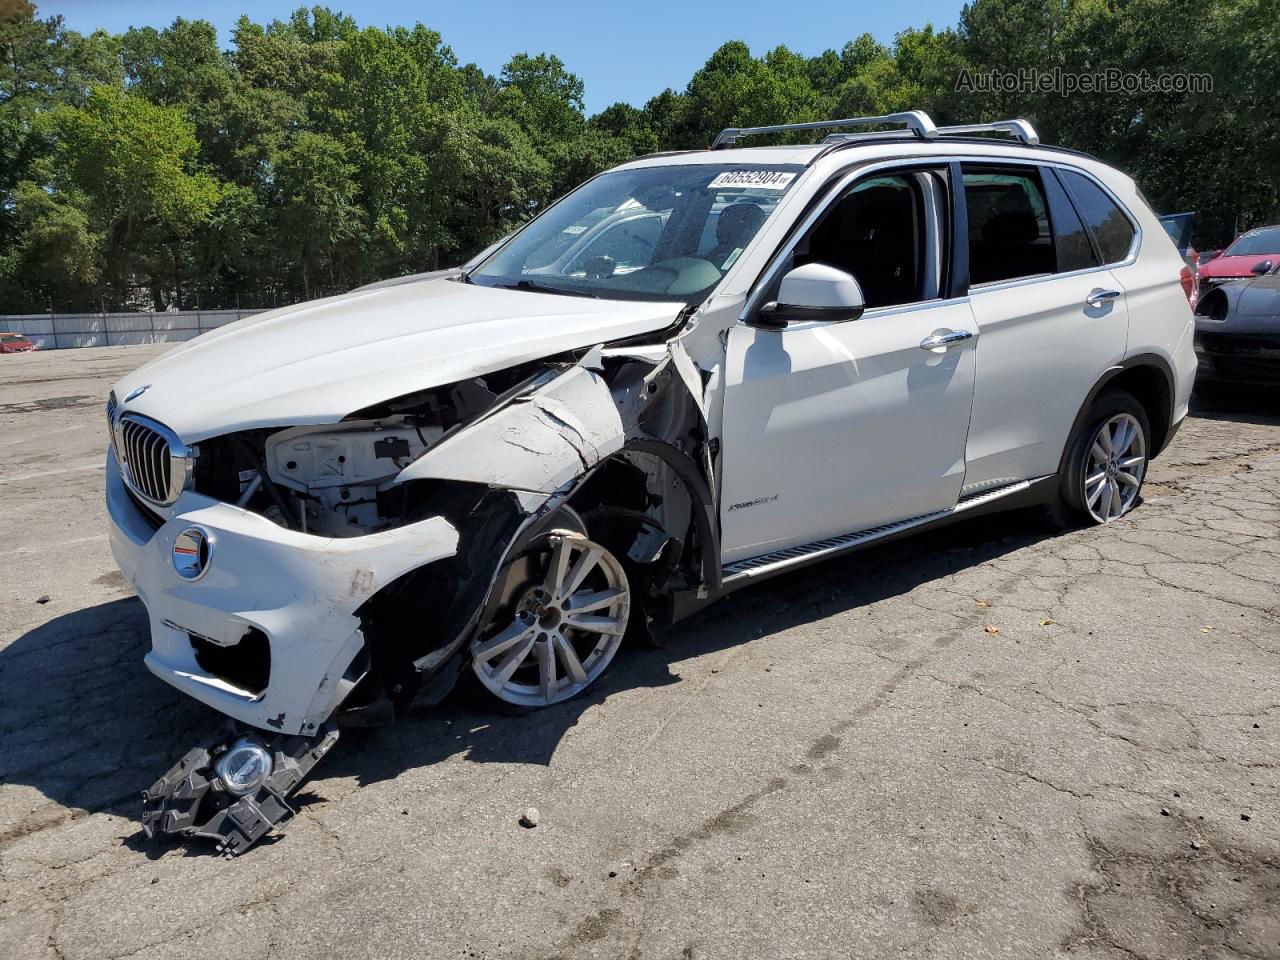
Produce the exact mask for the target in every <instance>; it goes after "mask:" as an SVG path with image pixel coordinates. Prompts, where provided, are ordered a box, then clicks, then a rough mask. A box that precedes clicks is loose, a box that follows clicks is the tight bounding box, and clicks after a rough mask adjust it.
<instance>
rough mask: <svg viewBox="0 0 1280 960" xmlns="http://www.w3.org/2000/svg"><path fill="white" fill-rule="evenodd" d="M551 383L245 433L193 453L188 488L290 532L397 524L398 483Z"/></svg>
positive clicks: (346, 531) (348, 531)
mask: <svg viewBox="0 0 1280 960" xmlns="http://www.w3.org/2000/svg"><path fill="white" fill-rule="evenodd" d="M552 376H554V371H553V370H552V369H551V368H550V367H549V366H547V365H545V364H530V365H525V366H524V367H522V368H517V369H514V370H506V371H502V372H500V373H498V374H491V375H489V376H488V377H477V378H475V379H472V380H466V381H462V382H460V383H457V384H453V385H450V386H448V387H442V388H437V389H435V390H429V391H424V392H422V393H421V394H418V395H412V396H409V397H403V398H399V399H397V400H394V401H391V402H389V403H386V404H379V405H378V406H377V407H375V408H373V409H370V410H366V411H358V412H357V413H354V414H352V415H351V416H350V417H348V418H347V419H345V420H344V421H342V422H341V423H336V424H325V425H321V426H297V427H287V428H284V429H281V430H277V431H271V430H253V431H246V432H243V433H238V434H231V435H228V436H225V437H218V438H214V439H213V440H208V441H204V442H203V443H201V444H200V445H199V448H198V455H197V458H196V462H195V469H194V487H195V489H196V490H197V491H198V492H200V493H204V494H206V495H208V496H212V497H215V498H217V499H219V500H223V501H225V502H229V503H235V504H236V505H237V506H241V507H244V508H246V509H249V510H254V511H256V512H258V513H261V514H262V515H263V516H265V517H267V518H268V519H270V520H272V521H273V522H275V523H278V524H280V525H281V526H283V527H288V528H289V529H294V530H299V531H301V532H303V533H311V534H315V535H317V536H323V537H357V536H363V535H365V534H369V533H374V532H377V531H378V530H383V529H387V528H388V527H391V526H395V525H397V524H399V523H403V522H404V520H405V514H404V508H405V500H404V497H403V493H404V491H403V490H397V489H396V478H397V477H398V475H399V474H400V473H401V472H402V471H403V470H404V469H405V468H406V467H408V466H409V465H410V464H411V463H413V462H414V461H415V460H417V459H418V458H419V457H421V456H422V455H423V454H424V453H426V452H427V451H428V450H431V449H434V447H435V446H436V445H438V444H439V443H440V442H441V441H442V440H443V439H444V438H445V437H446V435H448V434H450V433H452V432H454V431H456V430H458V429H459V428H460V427H463V426H465V425H466V424H468V423H470V422H472V421H473V420H475V419H476V418H477V417H479V416H481V415H482V414H484V413H485V412H486V411H488V410H490V409H491V408H492V407H493V406H494V405H495V403H497V402H499V400H500V398H501V397H502V396H503V394H504V392H508V391H510V390H511V389H512V386H513V381H514V384H515V385H516V386H517V387H519V386H532V385H535V384H536V383H539V382H545V381H546V380H548V379H550V378H551V377H552Z"/></svg>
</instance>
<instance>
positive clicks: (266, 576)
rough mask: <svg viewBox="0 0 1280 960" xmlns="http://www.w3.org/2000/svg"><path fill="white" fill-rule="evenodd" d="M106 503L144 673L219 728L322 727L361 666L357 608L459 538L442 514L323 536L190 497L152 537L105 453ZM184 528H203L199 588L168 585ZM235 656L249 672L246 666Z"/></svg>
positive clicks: (177, 579)
mask: <svg viewBox="0 0 1280 960" xmlns="http://www.w3.org/2000/svg"><path fill="white" fill-rule="evenodd" d="M106 500H107V512H108V513H109V515H110V517H111V524H110V537H111V552H112V554H113V555H114V556H115V559H116V563H117V564H118V565H119V567H120V569H121V571H122V572H123V573H124V575H125V576H126V577H127V578H128V579H129V581H130V582H131V583H132V584H133V587H134V589H135V590H136V591H137V593H138V596H139V597H140V598H141V600H142V602H143V604H144V605H145V606H146V609H147V614H148V616H149V618H150V622H151V645H152V646H151V651H150V652H149V653H148V654H147V656H146V664H147V667H148V668H150V670H151V672H152V673H154V674H156V676H158V677H160V678H161V679H162V680H164V681H166V682H167V683H170V684H172V685H173V686H175V687H177V688H178V689H179V690H182V691H183V692H184V693H187V694H190V695H191V696H192V697H195V698H196V699H197V700H200V701H201V702H203V703H206V704H208V705H209V706H211V707H213V708H214V709H215V710H218V711H220V712H221V713H223V714H225V715H227V716H228V717H231V718H233V719H235V720H238V721H241V722H242V723H245V724H249V725H250V726H253V727H257V728H260V729H262V730H267V731H269V732H271V733H281V734H301V735H306V736H312V735H314V734H316V733H317V731H319V730H320V728H321V726H322V725H323V724H324V722H325V721H326V720H327V719H328V718H329V716H330V715H331V714H332V713H333V711H334V710H336V709H337V707H338V706H339V705H340V704H341V702H342V699H343V698H344V697H345V696H346V694H347V693H348V692H349V691H350V689H351V688H352V687H353V686H354V685H355V683H357V682H358V681H359V680H360V678H361V676H362V675H363V672H364V671H365V670H366V669H367V659H366V658H365V657H363V656H362V650H363V648H364V636H363V633H362V632H361V624H360V618H359V616H358V611H359V609H360V607H361V606H362V605H363V604H364V603H365V602H366V601H367V600H368V599H369V598H370V597H372V596H373V595H374V594H375V593H377V592H378V591H379V590H380V589H382V588H383V587H384V586H386V585H387V584H389V583H391V582H392V581H394V580H395V579H396V578H398V577H400V576H402V575H403V574H405V573H408V572H409V571H411V570H414V569H416V568H418V567H421V566H424V565H425V564H428V563H432V562H434V561H436V560H441V559H444V558H446V557H450V556H452V555H453V554H454V552H455V551H456V549H457V545H458V534H457V531H456V530H455V529H454V527H453V526H452V525H451V524H450V523H449V522H448V521H447V520H445V519H444V518H442V517H432V518H430V519H427V520H423V521H420V522H417V523H413V524H409V525H406V526H403V527H399V528H396V529H394V530H387V531H383V532H380V533H375V534H370V535H367V536H362V537H351V538H343V539H330V538H325V537H316V536H311V535H309V534H305V533H298V532H296V531H292V530H286V529H284V528H283V527H280V526H277V525H276V524H274V523H272V522H271V521H270V520H268V519H266V518H265V517H262V516H260V515H258V514H256V513H251V512H249V511H247V510H242V509H240V508H239V507H235V506H233V505H231V504H227V503H222V502H220V501H216V500H211V499H210V498H208V497H204V496H201V495H199V494H196V493H193V492H191V491H187V492H186V493H184V494H183V495H182V496H181V497H180V498H179V499H178V501H177V502H176V503H175V504H174V505H173V506H172V507H170V508H168V511H167V519H165V520H164V522H163V523H162V524H161V525H160V526H159V528H158V529H157V528H155V527H154V526H153V524H152V523H151V522H149V521H148V517H147V516H146V514H145V513H144V512H143V510H144V508H143V507H141V506H139V505H138V504H137V503H135V502H134V500H133V499H132V498H131V497H130V495H129V493H128V491H127V490H126V488H125V485H124V482H123V480H122V479H121V477H120V471H119V469H118V467H117V465H116V460H115V455H114V453H113V452H111V451H110V450H108V453H107V467H106ZM190 527H198V528H200V530H201V531H202V532H203V534H204V535H205V537H206V538H207V541H208V544H209V545H210V551H209V557H208V564H207V569H206V570H205V572H204V573H203V574H202V575H201V576H200V577H199V579H196V580H187V579H184V578H183V577H181V576H179V575H178V573H177V571H176V570H175V568H174V562H173V551H174V544H175V540H177V538H178V536H179V535H180V534H181V533H182V532H183V531H184V530H186V529H188V528H190ZM240 655H243V656H240ZM238 656H239V659H240V660H244V659H247V658H249V657H252V658H253V660H254V663H252V664H250V665H249V666H248V667H247V668H246V665H245V664H244V663H243V662H238V660H237V657H238ZM202 661H203V664H202ZM227 665H229V666H230V669H225V668H224V666H227ZM250 677H256V678H257V679H256V680H255V681H253V682H251V681H250V680H249V679H248V678H250Z"/></svg>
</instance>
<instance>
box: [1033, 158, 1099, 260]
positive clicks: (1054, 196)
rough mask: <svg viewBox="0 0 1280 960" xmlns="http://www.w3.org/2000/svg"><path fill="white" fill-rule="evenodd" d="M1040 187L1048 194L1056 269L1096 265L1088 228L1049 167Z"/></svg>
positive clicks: (1096, 256)
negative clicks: (1056, 257)
mask: <svg viewBox="0 0 1280 960" xmlns="http://www.w3.org/2000/svg"><path fill="white" fill-rule="evenodd" d="M1044 189H1045V193H1046V194H1048V196H1049V214H1050V217H1051V218H1052V220H1053V241H1054V246H1055V247H1056V248H1057V253H1058V272H1059V273H1070V272H1071V271H1072V270H1088V269H1089V268H1091V267H1096V266H1097V265H1098V255H1097V253H1095V252H1094V249H1093V241H1092V240H1090V239H1089V231H1087V230H1086V229H1085V227H1084V223H1083V222H1082V221H1081V220H1080V215H1079V214H1078V213H1076V208H1075V207H1074V206H1073V205H1072V203H1071V200H1070V199H1068V197H1067V192H1066V191H1065V190H1064V189H1062V184H1060V183H1059V182H1058V179H1057V177H1055V176H1054V175H1053V173H1052V171H1050V172H1047V173H1045V175H1044Z"/></svg>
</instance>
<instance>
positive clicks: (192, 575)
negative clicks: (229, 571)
mask: <svg viewBox="0 0 1280 960" xmlns="http://www.w3.org/2000/svg"><path fill="white" fill-rule="evenodd" d="M212 559H213V541H212V540H211V539H210V537H209V534H208V533H207V532H205V531H204V530H202V529H201V528H200V527H187V529H185V530H183V531H182V532H181V533H180V534H178V536H177V539H175V540H174V541H173V569H174V570H175V571H177V574H178V576H180V577H181V578H182V579H183V580H199V579H200V578H201V577H203V576H204V574H205V571H206V570H208V569H209V561H210V560H212Z"/></svg>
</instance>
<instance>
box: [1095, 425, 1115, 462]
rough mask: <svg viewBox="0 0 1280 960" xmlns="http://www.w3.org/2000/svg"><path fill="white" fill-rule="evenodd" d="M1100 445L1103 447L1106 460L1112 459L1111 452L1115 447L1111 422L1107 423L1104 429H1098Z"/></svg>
mask: <svg viewBox="0 0 1280 960" xmlns="http://www.w3.org/2000/svg"><path fill="white" fill-rule="evenodd" d="M1098 445H1099V446H1101V447H1102V450H1103V457H1102V459H1104V460H1109V459H1111V452H1112V450H1113V449H1114V447H1113V446H1112V444H1111V424H1109V423H1105V424H1103V425H1102V429H1101V430H1099V431H1098Z"/></svg>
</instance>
